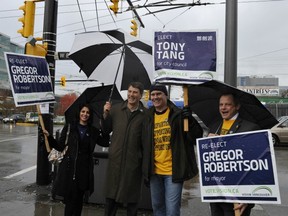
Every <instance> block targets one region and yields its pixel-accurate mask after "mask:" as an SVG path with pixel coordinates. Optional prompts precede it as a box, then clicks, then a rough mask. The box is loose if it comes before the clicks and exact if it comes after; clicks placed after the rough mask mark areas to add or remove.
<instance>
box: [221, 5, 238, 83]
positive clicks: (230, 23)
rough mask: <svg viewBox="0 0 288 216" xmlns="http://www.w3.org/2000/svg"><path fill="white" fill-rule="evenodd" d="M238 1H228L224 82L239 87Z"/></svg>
mask: <svg viewBox="0 0 288 216" xmlns="http://www.w3.org/2000/svg"><path fill="white" fill-rule="evenodd" d="M237 4H238V2H237V0H226V26H225V59H224V82H225V83H227V84H229V85H232V86H235V87H237V17H238V13H237V10H238V9H237Z"/></svg>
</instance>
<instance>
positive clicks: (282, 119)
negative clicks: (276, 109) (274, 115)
mask: <svg viewBox="0 0 288 216" xmlns="http://www.w3.org/2000/svg"><path fill="white" fill-rule="evenodd" d="M286 119H288V116H281V117H279V118H278V119H277V120H278V122H283V121H284V120H286Z"/></svg>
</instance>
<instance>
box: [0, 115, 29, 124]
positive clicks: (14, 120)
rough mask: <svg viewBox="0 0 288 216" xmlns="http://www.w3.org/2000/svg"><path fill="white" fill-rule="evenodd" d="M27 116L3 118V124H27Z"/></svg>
mask: <svg viewBox="0 0 288 216" xmlns="http://www.w3.org/2000/svg"><path fill="white" fill-rule="evenodd" d="M25 119H26V117H25V115H23V114H13V115H10V116H9V117H6V118H3V123H5V124H6V123H17V122H25Z"/></svg>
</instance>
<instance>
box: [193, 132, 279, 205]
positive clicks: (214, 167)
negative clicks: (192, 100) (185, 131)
mask: <svg viewBox="0 0 288 216" xmlns="http://www.w3.org/2000/svg"><path fill="white" fill-rule="evenodd" d="M197 152H198V162H199V167H200V186H201V198H202V201H204V202H232V203H235V202H239V203H241V202H242V203H270V204H272V203H274V204H276V203H277V204H279V203H280V202H281V200H280V194H279V185H278V177H277V169H276V163H275V156H274V149H273V144H272V136H271V132H270V131H269V130H260V131H254V132H246V133H239V134H231V135H225V136H215V137H207V138H201V139H198V140H197Z"/></svg>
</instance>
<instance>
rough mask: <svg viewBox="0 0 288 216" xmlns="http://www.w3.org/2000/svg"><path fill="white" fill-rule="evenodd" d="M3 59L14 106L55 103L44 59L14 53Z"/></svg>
mask: <svg viewBox="0 0 288 216" xmlns="http://www.w3.org/2000/svg"><path fill="white" fill-rule="evenodd" d="M5 58H6V65H7V69H8V71H9V79H10V83H11V87H12V92H13V96H14V101H15V104H16V106H24V105H32V104H40V103H45V102H46V103H47V102H55V97H54V93H53V88H52V82H51V77H50V73H49V69H48V64H47V62H46V59H45V58H43V57H37V56H29V55H22V54H16V53H5Z"/></svg>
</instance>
